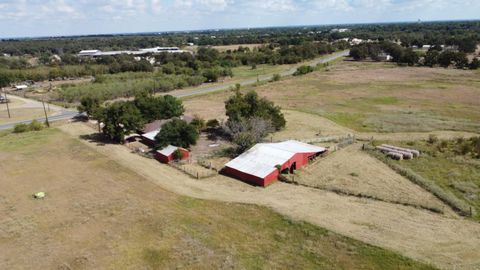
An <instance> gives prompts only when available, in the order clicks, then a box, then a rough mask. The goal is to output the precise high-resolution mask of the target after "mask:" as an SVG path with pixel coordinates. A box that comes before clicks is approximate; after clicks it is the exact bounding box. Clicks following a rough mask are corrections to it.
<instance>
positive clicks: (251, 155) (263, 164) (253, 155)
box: [225, 140, 326, 178]
mask: <svg viewBox="0 0 480 270" xmlns="http://www.w3.org/2000/svg"><path fill="white" fill-rule="evenodd" d="M325 150H326V149H325V148H323V147H319V146H315V145H311V144H306V143H302V142H299V141H293V140H290V141H285V142H280V143H260V144H257V145H255V146H254V147H252V148H250V149H249V150H248V151H247V152H245V153H243V154H241V155H240V156H238V157H237V158H235V159H233V160H231V161H230V162H228V163H227V164H225V166H226V167H230V168H232V169H236V170H238V171H241V172H244V173H247V174H250V175H254V176H257V177H261V178H263V177H266V176H267V175H269V174H270V173H272V172H273V171H274V170H276V169H277V168H275V166H276V165H282V164H284V163H285V162H287V161H288V160H289V159H291V158H292V157H293V156H294V155H295V154H297V153H318V152H324V151H325Z"/></svg>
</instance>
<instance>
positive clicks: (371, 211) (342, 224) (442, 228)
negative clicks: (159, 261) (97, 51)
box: [62, 124, 480, 269]
mask: <svg viewBox="0 0 480 270" xmlns="http://www.w3.org/2000/svg"><path fill="white" fill-rule="evenodd" d="M62 130H64V131H65V132H67V133H68V134H70V135H72V136H74V137H78V136H81V135H85V134H90V133H92V132H94V130H92V129H90V128H88V127H86V126H84V125H81V124H71V125H66V126H64V127H62ZM84 142H85V144H86V145H89V146H90V147H93V148H95V149H96V150H97V151H99V152H100V153H104V154H105V155H108V156H110V157H112V158H113V159H114V160H115V161H117V162H119V163H120V164H121V165H123V166H126V167H128V168H132V169H134V170H135V171H137V172H138V173H139V174H141V175H142V176H144V177H146V178H147V179H149V180H151V181H152V182H154V183H156V184H158V185H160V186H162V187H164V188H166V189H168V190H171V191H173V192H176V193H178V194H184V195H188V196H193V197H197V198H204V199H213V200H220V201H228V202H242V203H254V204H259V205H264V206H269V207H271V208H272V209H274V210H276V211H278V212H280V213H282V214H285V215H287V216H290V217H293V218H297V219H301V220H306V221H308V222H311V223H313V224H316V225H319V226H321V227H325V228H327V229H330V230H333V231H335V232H338V233H341V234H344V235H348V236H350V237H353V238H355V239H358V240H361V241H364V242H367V243H370V244H374V245H379V246H382V247H385V248H388V249H392V250H395V251H398V252H400V253H402V254H404V255H406V256H409V257H412V258H416V259H419V260H422V261H425V262H429V263H432V264H434V265H436V266H438V267H441V268H445V269H450V268H452V267H457V269H459V268H463V269H472V268H473V269H474V268H475V267H480V264H479V262H480V255H479V254H478V252H477V251H478V249H479V248H480V224H478V223H476V222H472V221H468V220H464V219H461V218H458V217H446V216H443V215H439V214H433V213H431V212H430V211H426V210H420V209H416V208H413V207H407V206H401V205H397V204H391V203H386V202H379V201H374V200H368V199H359V198H356V197H351V196H341V195H337V194H335V193H332V192H327V191H322V190H318V189H312V188H307V187H302V186H292V185H289V184H283V183H276V184H274V185H272V186H270V187H269V188H265V189H264V188H256V187H252V186H249V185H247V184H244V183H242V182H239V181H236V180H234V179H231V178H228V177H225V176H218V177H214V178H209V179H205V180H202V181H197V180H194V179H191V178H189V177H186V176H185V175H183V174H182V173H181V172H178V171H176V170H175V169H173V168H169V167H166V166H158V163H156V162H155V161H153V160H148V159H145V158H142V157H140V156H137V155H132V154H131V153H130V152H129V151H128V149H126V148H125V147H123V146H118V145H104V146H101V147H99V146H97V145H96V143H94V142H87V141H84Z"/></svg>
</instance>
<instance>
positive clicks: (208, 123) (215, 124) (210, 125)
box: [207, 119, 220, 128]
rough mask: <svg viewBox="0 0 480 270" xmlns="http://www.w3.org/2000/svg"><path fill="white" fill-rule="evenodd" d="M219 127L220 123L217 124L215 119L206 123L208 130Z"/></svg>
mask: <svg viewBox="0 0 480 270" xmlns="http://www.w3.org/2000/svg"><path fill="white" fill-rule="evenodd" d="M219 125H220V122H218V120H217V119H210V120H208V121H207V127H208V128H216V127H218V126H219Z"/></svg>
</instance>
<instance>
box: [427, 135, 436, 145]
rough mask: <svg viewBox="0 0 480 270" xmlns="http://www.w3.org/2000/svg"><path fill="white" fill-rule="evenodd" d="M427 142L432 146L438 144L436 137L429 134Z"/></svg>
mask: <svg viewBox="0 0 480 270" xmlns="http://www.w3.org/2000/svg"><path fill="white" fill-rule="evenodd" d="M427 142H428V143H429V144H434V143H436V142H438V137H437V136H436V135H433V134H430V135H428V140H427Z"/></svg>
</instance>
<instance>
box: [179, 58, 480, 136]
mask: <svg viewBox="0 0 480 270" xmlns="http://www.w3.org/2000/svg"><path fill="white" fill-rule="evenodd" d="M479 74H480V73H479V72H478V71H469V70H455V69H442V68H423V67H398V66H395V65H394V64H385V63H355V62H340V63H339V64H337V65H334V66H331V67H329V68H328V70H327V71H321V72H314V73H312V74H308V75H306V76H302V77H291V78H286V79H284V80H282V81H280V82H274V83H269V84H266V85H262V86H259V87H256V88H255V90H256V91H257V92H258V93H259V94H260V96H265V97H267V98H269V99H271V100H273V101H274V102H275V103H276V104H278V105H280V106H282V107H283V108H284V109H290V110H299V111H304V112H309V113H314V114H318V115H321V116H324V117H327V118H329V119H330V120H333V121H335V122H337V123H338V124H340V125H343V126H346V127H348V128H351V129H355V130H356V131H362V132H366V131H368V132H412V131H417V132H430V131H433V130H453V131H469V132H476V133H480V124H479V123H480V111H479V110H478V109H477V108H478V107H479V106H480V99H479V98H478V97H479V96H480V90H479V89H480V76H479ZM246 90H248V88H247V89H246ZM228 95H229V93H225V92H223V93H217V94H210V95H206V96H200V97H195V98H190V99H189V100H187V101H186V105H187V108H188V109H190V110H192V111H197V110H198V111H200V112H201V113H205V114H206V115H209V116H213V115H215V114H217V115H222V112H223V101H224V100H225V99H226V97H228ZM202 105H204V106H202Z"/></svg>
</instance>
